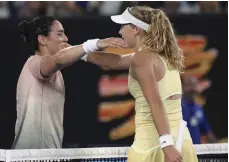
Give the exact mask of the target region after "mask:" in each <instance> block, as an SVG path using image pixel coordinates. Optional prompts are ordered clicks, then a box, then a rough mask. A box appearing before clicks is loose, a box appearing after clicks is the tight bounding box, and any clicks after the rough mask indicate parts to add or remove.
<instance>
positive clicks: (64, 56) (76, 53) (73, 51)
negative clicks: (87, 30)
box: [53, 45, 84, 69]
mask: <svg viewBox="0 0 229 162" xmlns="http://www.w3.org/2000/svg"><path fill="white" fill-rule="evenodd" d="M83 55H84V49H83V45H76V46H71V47H68V48H65V49H62V50H60V51H59V52H57V53H56V54H55V55H53V58H54V60H55V63H56V65H57V67H58V69H62V68H64V67H66V66H68V65H71V64H73V63H74V62H76V61H77V60H79V59H80V58H81V57H82V56H83Z"/></svg>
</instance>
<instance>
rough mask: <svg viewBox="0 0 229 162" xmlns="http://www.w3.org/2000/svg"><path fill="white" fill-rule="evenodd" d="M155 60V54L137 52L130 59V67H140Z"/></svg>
mask: <svg viewBox="0 0 229 162" xmlns="http://www.w3.org/2000/svg"><path fill="white" fill-rule="evenodd" d="M154 59H155V54H154V53H153V52H145V51H139V52H136V53H135V54H134V55H133V56H132V58H131V65H132V66H142V65H146V64H148V63H152V61H153V60H154Z"/></svg>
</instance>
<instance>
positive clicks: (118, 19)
mask: <svg viewBox="0 0 229 162" xmlns="http://www.w3.org/2000/svg"><path fill="white" fill-rule="evenodd" d="M111 20H112V21H113V22H115V23H117V24H129V23H130V22H128V21H126V20H124V19H123V17H122V15H115V16H111Z"/></svg>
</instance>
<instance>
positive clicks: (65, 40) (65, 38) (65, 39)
mask: <svg viewBox="0 0 229 162" xmlns="http://www.w3.org/2000/svg"><path fill="white" fill-rule="evenodd" d="M64 42H68V37H67V36H66V35H65V34H64Z"/></svg>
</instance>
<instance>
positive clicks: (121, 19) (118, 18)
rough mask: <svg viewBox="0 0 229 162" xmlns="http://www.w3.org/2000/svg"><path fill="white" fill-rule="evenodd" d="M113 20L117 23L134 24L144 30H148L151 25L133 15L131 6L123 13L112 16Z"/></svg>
mask: <svg viewBox="0 0 229 162" xmlns="http://www.w3.org/2000/svg"><path fill="white" fill-rule="evenodd" d="M111 20H112V21H113V22H115V23H117V24H133V25H136V26H138V27H140V28H142V29H144V30H148V28H149V26H150V25H149V24H147V23H145V22H143V21H141V20H139V19H137V18H136V17H134V16H132V15H131V14H130V12H129V7H128V8H127V9H126V10H125V11H124V12H123V13H122V14H121V15H115V16H111Z"/></svg>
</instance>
